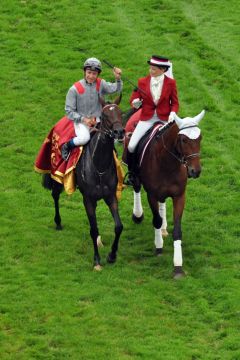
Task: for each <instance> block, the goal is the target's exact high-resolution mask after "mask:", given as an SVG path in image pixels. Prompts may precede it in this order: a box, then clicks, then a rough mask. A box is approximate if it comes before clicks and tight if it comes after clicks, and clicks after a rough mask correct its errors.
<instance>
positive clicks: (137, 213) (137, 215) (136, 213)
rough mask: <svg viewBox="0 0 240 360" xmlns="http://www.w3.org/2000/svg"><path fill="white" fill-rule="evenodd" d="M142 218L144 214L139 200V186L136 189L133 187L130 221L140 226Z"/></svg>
mask: <svg viewBox="0 0 240 360" xmlns="http://www.w3.org/2000/svg"><path fill="white" fill-rule="evenodd" d="M143 218H144V214H143V207H142V199H141V185H140V186H138V187H135V186H134V192H133V213H132V220H133V221H134V222H135V224H140V223H141V222H142V221H143Z"/></svg>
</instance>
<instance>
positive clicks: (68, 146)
mask: <svg viewBox="0 0 240 360" xmlns="http://www.w3.org/2000/svg"><path fill="white" fill-rule="evenodd" d="M74 147H75V145H74V142H73V139H71V140H70V141H68V142H66V143H64V144H63V145H62V148H61V155H62V158H63V160H65V161H68V159H69V157H70V153H71V150H72V149H73V148H74Z"/></svg>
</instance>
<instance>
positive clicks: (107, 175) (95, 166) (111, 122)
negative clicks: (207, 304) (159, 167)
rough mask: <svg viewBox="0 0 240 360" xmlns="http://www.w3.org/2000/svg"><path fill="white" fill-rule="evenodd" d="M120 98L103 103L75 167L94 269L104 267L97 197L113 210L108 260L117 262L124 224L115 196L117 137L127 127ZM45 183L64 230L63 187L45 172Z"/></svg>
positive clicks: (60, 227)
mask: <svg viewBox="0 0 240 360" xmlns="http://www.w3.org/2000/svg"><path fill="white" fill-rule="evenodd" d="M119 102H120V97H119V98H117V99H116V100H115V101H114V103H112V104H104V103H102V106H103V108H102V115H101V122H100V126H99V128H97V129H96V131H95V133H94V134H93V135H92V137H91V140H90V141H89V143H88V144H86V145H85V146H84V150H83V154H82V155H81V157H80V159H79V161H78V163H77V166H76V181H77V187H78V188H79V190H80V192H81V193H82V195H83V203H84V207H85V210H86V213H87V216H88V220H89V225H90V235H91V237H92V241H93V247H94V269H96V270H101V262H100V260H101V259H100V255H99V251H98V244H97V239H98V237H99V231H98V224H97V218H96V207H97V202H98V200H101V199H103V200H104V201H105V203H106V204H107V206H108V207H109V209H110V212H111V214H112V217H113V219H114V223H115V238H114V241H113V243H112V248H111V251H110V253H109V254H108V257H107V261H108V262H109V263H114V262H115V261H116V258H117V250H118V243H119V238H120V235H121V233H122V230H123V225H122V222H121V219H120V216H119V212H118V200H117V198H116V189H117V183H118V179H117V171H116V165H115V161H114V156H113V151H114V140H115V139H122V138H123V136H124V129H123V126H122V117H121V110H120V108H119V107H118V104H119ZM43 176H44V179H43V186H44V187H46V188H48V189H50V190H52V197H53V199H54V204H55V217H54V221H55V223H56V229H58V230H60V229H62V226H61V217H60V212H59V197H60V193H61V191H62V190H63V186H62V185H61V184H59V183H58V182H56V181H55V180H53V179H51V177H50V175H49V174H46V175H43Z"/></svg>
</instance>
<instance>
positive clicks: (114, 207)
mask: <svg viewBox="0 0 240 360" xmlns="http://www.w3.org/2000/svg"><path fill="white" fill-rule="evenodd" d="M105 202H106V204H107V205H108V207H109V209H110V211H111V214H112V217H113V219H114V223H115V228H114V231H115V238H114V241H113V243H112V248H111V252H110V253H109V254H108V256H107V261H108V263H110V264H113V263H115V261H116V259H117V251H118V243H119V239H120V235H121V233H122V231H123V224H122V221H121V219H120V216H119V212H118V202H117V198H116V196H114V198H113V199H111V200H109V199H105Z"/></svg>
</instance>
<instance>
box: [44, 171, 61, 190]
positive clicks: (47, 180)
mask: <svg viewBox="0 0 240 360" xmlns="http://www.w3.org/2000/svg"><path fill="white" fill-rule="evenodd" d="M55 184H57V185H58V189H59V190H60V192H62V191H63V185H62V184H60V183H57V182H56V181H55V180H54V179H52V178H51V175H50V174H43V176H42V186H43V187H44V188H45V189H47V190H53V187H54V185H55Z"/></svg>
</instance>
